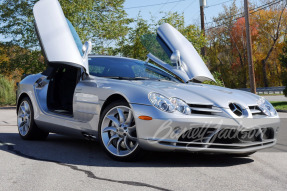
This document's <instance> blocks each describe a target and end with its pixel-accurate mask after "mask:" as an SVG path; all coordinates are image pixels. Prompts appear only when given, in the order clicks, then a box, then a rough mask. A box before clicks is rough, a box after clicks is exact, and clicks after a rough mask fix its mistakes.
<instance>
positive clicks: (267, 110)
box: [257, 97, 277, 116]
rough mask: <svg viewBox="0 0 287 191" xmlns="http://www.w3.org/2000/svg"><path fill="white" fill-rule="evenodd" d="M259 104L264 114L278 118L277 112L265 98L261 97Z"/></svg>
mask: <svg viewBox="0 0 287 191" xmlns="http://www.w3.org/2000/svg"><path fill="white" fill-rule="evenodd" d="M257 104H258V106H259V108H260V109H261V110H262V112H263V113H264V114H265V115H267V116H276V115H277V112H276V110H275V109H274V107H273V106H272V104H271V103H269V101H267V100H266V99H265V98H263V97H260V99H259V100H258V101H257Z"/></svg>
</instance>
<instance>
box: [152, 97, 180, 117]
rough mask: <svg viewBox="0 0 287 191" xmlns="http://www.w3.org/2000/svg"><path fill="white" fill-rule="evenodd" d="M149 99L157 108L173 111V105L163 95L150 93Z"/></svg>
mask: <svg viewBox="0 0 287 191" xmlns="http://www.w3.org/2000/svg"><path fill="white" fill-rule="evenodd" d="M149 100H150V102H151V103H152V105H153V106H155V107H156V108H158V109H160V110H162V111H166V112H169V113H172V112H174V111H175V107H174V105H173V104H172V103H171V101H170V100H169V99H168V98H167V97H165V96H163V95H161V94H158V93H150V94H149Z"/></svg>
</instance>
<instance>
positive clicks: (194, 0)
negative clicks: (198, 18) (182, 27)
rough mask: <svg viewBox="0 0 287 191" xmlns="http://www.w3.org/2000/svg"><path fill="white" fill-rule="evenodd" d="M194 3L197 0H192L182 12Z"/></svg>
mask: <svg viewBox="0 0 287 191" xmlns="http://www.w3.org/2000/svg"><path fill="white" fill-rule="evenodd" d="M193 3H195V0H194V1H192V2H191V3H190V4H189V5H188V6H187V7H185V8H184V9H183V11H182V12H184V11H185V10H186V9H188V8H189V7H190V6H191V5H192V4H193Z"/></svg>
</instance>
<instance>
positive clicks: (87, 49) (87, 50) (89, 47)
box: [82, 40, 92, 58]
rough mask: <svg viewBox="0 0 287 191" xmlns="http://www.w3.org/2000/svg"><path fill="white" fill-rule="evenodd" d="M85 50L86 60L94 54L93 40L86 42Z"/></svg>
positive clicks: (84, 56)
mask: <svg viewBox="0 0 287 191" xmlns="http://www.w3.org/2000/svg"><path fill="white" fill-rule="evenodd" d="M82 50H83V53H84V55H83V58H86V57H87V56H88V55H89V54H90V53H91V52H92V42H91V40H89V41H86V42H85V44H84V45H83V47H82Z"/></svg>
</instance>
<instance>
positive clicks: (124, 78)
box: [105, 76, 151, 80]
mask: <svg viewBox="0 0 287 191" xmlns="http://www.w3.org/2000/svg"><path fill="white" fill-rule="evenodd" d="M105 78H111V79H118V80H150V79H151V78H146V77H134V78H132V77H120V76H106V77H105Z"/></svg>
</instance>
